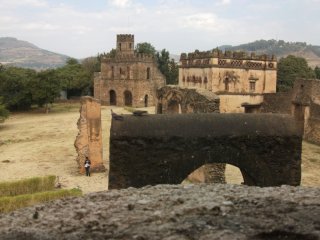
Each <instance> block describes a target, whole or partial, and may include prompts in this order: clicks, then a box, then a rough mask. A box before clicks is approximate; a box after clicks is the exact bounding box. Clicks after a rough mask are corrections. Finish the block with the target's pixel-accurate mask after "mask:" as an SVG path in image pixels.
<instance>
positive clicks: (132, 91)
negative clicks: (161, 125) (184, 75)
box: [94, 34, 165, 107]
mask: <svg viewBox="0 0 320 240" xmlns="http://www.w3.org/2000/svg"><path fill="white" fill-rule="evenodd" d="M163 86H165V77H164V76H163V75H162V73H161V72H160V71H159V70H158V66H157V63H156V61H155V58H154V57H153V56H151V55H147V54H137V53H135V51H134V35H130V34H120V35H117V47H116V53H115V56H111V55H110V54H108V55H106V56H105V57H104V58H103V59H102V62H101V72H100V73H96V74H95V79H94V97H95V98H96V99H100V100H101V102H102V104H105V105H116V106H133V107H147V106H154V105H155V102H156V100H155V98H156V90H157V89H158V88H160V87H163Z"/></svg>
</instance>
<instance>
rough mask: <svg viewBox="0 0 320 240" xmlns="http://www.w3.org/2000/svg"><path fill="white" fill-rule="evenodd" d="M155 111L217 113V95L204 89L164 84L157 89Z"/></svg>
mask: <svg viewBox="0 0 320 240" xmlns="http://www.w3.org/2000/svg"><path fill="white" fill-rule="evenodd" d="M157 100H158V101H157V109H156V110H157V111H156V112H157V113H158V114H161V113H163V114H166V113H213V112H215V113H218V112H219V97H218V96H217V95H216V94H214V93H212V92H210V91H207V90H204V89H188V88H180V87H178V86H165V87H162V88H160V89H158V90H157Z"/></svg>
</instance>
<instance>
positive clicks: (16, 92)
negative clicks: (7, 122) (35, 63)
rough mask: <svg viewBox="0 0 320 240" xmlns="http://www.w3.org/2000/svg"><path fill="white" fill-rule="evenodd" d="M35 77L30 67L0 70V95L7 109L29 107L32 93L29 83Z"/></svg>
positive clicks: (24, 108)
mask: <svg viewBox="0 0 320 240" xmlns="http://www.w3.org/2000/svg"><path fill="white" fill-rule="evenodd" d="M35 77H36V72H35V71H34V70H31V69H24V68H18V67H8V68H4V70H1V72H0V96H2V97H3V102H4V104H5V105H6V107H7V108H8V109H9V110H26V109H29V108H30V107H31V104H32V93H31V89H30V87H29V83H30V81H31V80H33V79H34V78H35Z"/></svg>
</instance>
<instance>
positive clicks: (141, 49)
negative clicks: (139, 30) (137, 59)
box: [135, 42, 156, 56]
mask: <svg viewBox="0 0 320 240" xmlns="http://www.w3.org/2000/svg"><path fill="white" fill-rule="evenodd" d="M135 51H136V53H144V54H149V55H152V56H155V54H156V49H155V48H154V46H152V45H151V44H150V43H147V42H143V43H138V44H137V46H136V49H135Z"/></svg>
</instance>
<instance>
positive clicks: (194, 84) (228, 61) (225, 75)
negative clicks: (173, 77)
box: [179, 49, 277, 113]
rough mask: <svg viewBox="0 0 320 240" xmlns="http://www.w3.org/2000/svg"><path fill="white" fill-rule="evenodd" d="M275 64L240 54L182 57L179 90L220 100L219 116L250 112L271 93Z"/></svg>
mask: <svg viewBox="0 0 320 240" xmlns="http://www.w3.org/2000/svg"><path fill="white" fill-rule="evenodd" d="M276 81H277V61H276V58H275V57H274V56H271V57H270V56H267V55H255V54H254V53H252V54H251V55H248V54H246V53H244V52H231V51H226V52H224V53H223V52H222V51H220V50H217V49H214V50H212V51H208V52H199V51H195V52H193V53H188V54H186V53H182V54H181V56H180V64H179V86H180V87H181V88H201V89H206V90H208V91H212V92H214V93H216V94H218V95H219V97H220V112H221V113H223V112H251V111H253V112H254V111H255V110H254V108H255V107H257V108H259V107H260V104H261V103H262V101H263V94H265V93H275V92H276Z"/></svg>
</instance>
